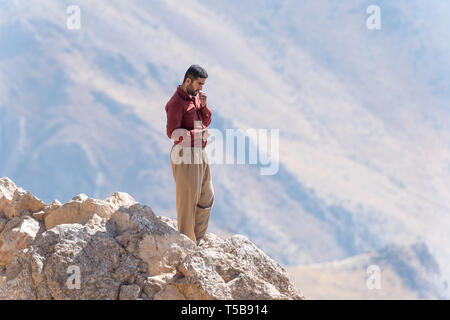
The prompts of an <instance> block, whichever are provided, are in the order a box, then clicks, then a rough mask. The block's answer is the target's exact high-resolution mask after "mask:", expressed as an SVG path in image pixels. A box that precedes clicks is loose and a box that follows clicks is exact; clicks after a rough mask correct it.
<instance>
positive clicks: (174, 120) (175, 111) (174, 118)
mask: <svg viewBox="0 0 450 320" xmlns="http://www.w3.org/2000/svg"><path fill="white" fill-rule="evenodd" d="M166 113H167V125H166V129H167V136H168V137H169V139H172V133H173V131H174V130H175V129H177V128H180V127H181V121H182V119H183V105H182V104H180V103H175V102H174V101H169V102H168V103H167V105H166Z"/></svg>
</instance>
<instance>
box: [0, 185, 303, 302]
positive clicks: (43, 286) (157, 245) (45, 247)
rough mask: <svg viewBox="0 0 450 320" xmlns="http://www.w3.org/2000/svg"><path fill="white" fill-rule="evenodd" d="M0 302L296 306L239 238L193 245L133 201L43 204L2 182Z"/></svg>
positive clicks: (82, 198) (259, 255)
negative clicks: (265, 302) (270, 302)
mask: <svg viewBox="0 0 450 320" xmlns="http://www.w3.org/2000/svg"><path fill="white" fill-rule="evenodd" d="M0 205H1V206H0V208H1V210H0V299H124V300H126V299H155V300H157V299H302V298H303V297H302V295H301V294H300V293H299V292H298V291H297V290H296V289H295V287H294V286H293V285H292V283H291V282H290V280H289V278H288V275H287V273H286V270H285V269H284V268H283V267H282V266H281V265H280V264H278V263H277V262H276V261H274V260H272V259H271V258H269V257H268V256H267V255H266V254H264V252H263V251H261V250H260V249H259V248H257V247H256V246H255V244H253V243H252V242H251V241H250V240H249V239H247V238H246V237H244V236H242V235H234V236H232V237H230V238H228V239H222V238H220V237H218V236H216V235H214V234H212V233H207V234H206V236H205V242H203V243H202V244H201V245H200V246H197V245H196V244H195V243H194V242H192V241H191V240H190V239H189V238H188V237H186V236H185V235H183V234H180V233H179V232H178V231H177V229H176V221H175V220H172V219H169V218H166V217H161V216H156V215H155V214H154V212H152V210H151V208H150V207H148V206H145V205H141V204H139V203H137V202H136V201H135V200H134V199H133V198H132V197H131V196H130V195H128V194H126V193H122V192H116V193H114V194H113V195H112V196H111V197H109V198H106V199H104V200H98V199H92V198H89V197H87V196H86V195H84V194H80V195H78V196H76V197H74V198H73V199H72V200H71V201H69V202H67V203H65V204H61V203H60V202H58V201H53V202H51V203H50V204H45V203H43V202H42V201H41V200H39V199H37V198H35V197H33V196H31V195H30V194H29V193H28V192H26V191H24V190H23V189H20V188H17V187H16V186H15V184H14V183H13V182H12V181H11V180H9V179H8V178H2V179H0Z"/></svg>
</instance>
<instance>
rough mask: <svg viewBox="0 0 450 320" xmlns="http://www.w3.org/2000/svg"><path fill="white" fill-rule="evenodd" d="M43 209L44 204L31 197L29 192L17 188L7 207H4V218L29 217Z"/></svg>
mask: <svg viewBox="0 0 450 320" xmlns="http://www.w3.org/2000/svg"><path fill="white" fill-rule="evenodd" d="M44 207H45V202H43V201H42V200H40V199H38V198H36V197H35V196H33V195H31V193H30V192H29V191H26V190H24V189H22V188H17V189H16V190H15V191H14V195H13V197H12V199H11V201H10V202H9V203H8V205H7V206H6V207H5V216H6V217H7V218H8V219H12V218H14V217H20V216H22V215H31V214H32V213H33V212H38V211H39V210H41V209H43V208H44Z"/></svg>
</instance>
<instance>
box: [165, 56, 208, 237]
mask: <svg viewBox="0 0 450 320" xmlns="http://www.w3.org/2000/svg"><path fill="white" fill-rule="evenodd" d="M206 78H208V74H207V72H206V70H205V69H203V68H202V67H200V66H199V65H192V66H190V67H189V69H188V70H187V71H186V74H185V75H184V80H183V84H182V85H178V86H177V88H176V91H175V93H174V94H173V96H172V98H170V100H169V102H167V104H166V113H167V136H168V137H169V138H170V139H172V140H174V144H173V146H172V148H171V150H170V162H171V165H172V174H173V178H174V180H175V186H176V208H177V223H178V231H179V232H181V233H183V234H185V235H186V236H188V237H189V238H190V239H191V240H192V241H194V242H195V243H196V244H197V245H199V244H200V240H201V239H202V238H203V237H204V236H205V233H206V229H207V228H208V222H209V216H210V213H211V209H212V206H213V203H214V188H213V185H212V180H211V173H210V168H209V163H208V157H207V154H206V150H205V147H206V143H207V140H206V139H207V138H208V136H209V133H208V130H207V129H206V127H207V126H209V124H210V123H211V109H210V108H209V107H208V105H207V104H206V94H205V93H203V92H202V91H201V90H202V87H203V85H204V84H205V81H206Z"/></svg>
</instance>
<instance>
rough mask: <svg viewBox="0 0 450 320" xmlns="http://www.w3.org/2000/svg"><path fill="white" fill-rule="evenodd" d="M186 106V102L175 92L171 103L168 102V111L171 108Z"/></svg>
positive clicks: (170, 100)
mask: <svg viewBox="0 0 450 320" xmlns="http://www.w3.org/2000/svg"><path fill="white" fill-rule="evenodd" d="M184 105H185V103H184V100H183V99H181V97H180V96H179V95H178V93H177V92H176V91H175V93H174V94H173V95H172V97H170V99H169V101H167V104H166V110H167V108H169V107H183V106H184Z"/></svg>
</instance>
